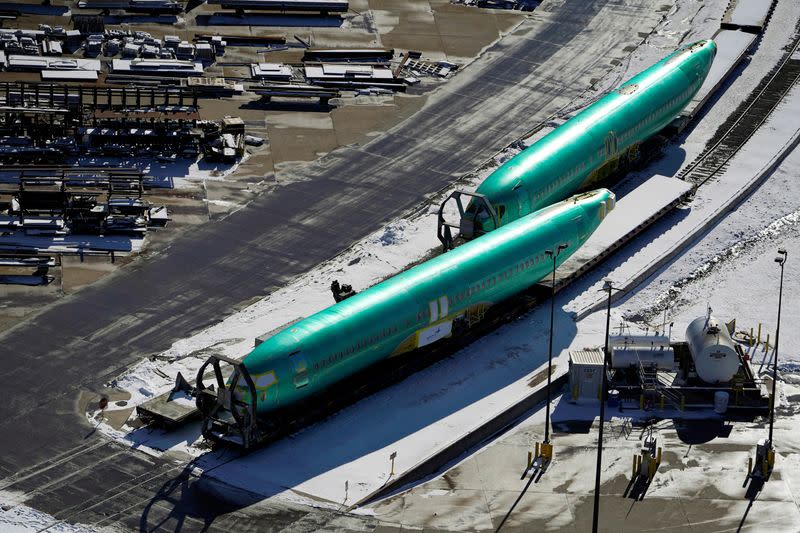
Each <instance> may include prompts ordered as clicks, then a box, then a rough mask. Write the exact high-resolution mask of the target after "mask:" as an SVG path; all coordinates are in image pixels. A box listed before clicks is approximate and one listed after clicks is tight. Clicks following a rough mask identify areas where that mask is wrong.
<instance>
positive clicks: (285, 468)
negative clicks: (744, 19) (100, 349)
mask: <svg viewBox="0 0 800 533" xmlns="http://www.w3.org/2000/svg"><path fill="white" fill-rule="evenodd" d="M715 5H716V4H715ZM780 5H781V6H785V5H786V4H785V3H782V4H780ZM682 6H683V8H686V4H682ZM779 7H780V6H779ZM692 16H693V17H697V16H698V15H697V14H696V13H695V14H694V15H692ZM668 33H669V32H665V35H667V34H668ZM679 34H680V32H677V33H675V34H672V35H673V37H676V36H678V35H679ZM784 37H785V35H784ZM765 42H766V39H765ZM784 42H785V41H784ZM762 48H763V45H762ZM759 51H761V48H760V49H759ZM757 55H758V53H757ZM765 55H766V56H767V57H765V58H764V64H765V65H766V63H767V62H768V61H769V60H770V59H774V58H772V57H771V56H768V54H767V53H766V52H765ZM651 62H652V61H651ZM645 63H646V62H645ZM772 64H774V61H773V62H772V63H769V65H770V66H771V65H772ZM751 67H752V65H751ZM751 67H749V68H748V69H745V72H747V71H749V69H750V68H751ZM766 68H767V66H763V67H762V70H763V69H766ZM744 78H745V76H740V77H739V78H738V79H737V80H736V82H734V83H733V84H731V85H730V86H729V87H728V91H731V92H732V94H734V96H732V98H735V93H736V91H737V90H744V89H742V88H741V87H739V86H737V83H739V82H740V81H741V80H742V79H744ZM757 79H758V77H753V78H752V79H751V80H750V81H751V82H753V81H755V80H757ZM739 85H744V83H743V82H742V83H741V84H739ZM734 87H736V89H734ZM750 87H752V84H751V85H750ZM794 96H795V98H793V100H792V102H793V104H794V105H795V106H797V105H800V98H798V97H797V95H794ZM726 97H728V92H727V91H726V93H725V95H723V97H721V98H720V99H719V101H720V102H722V101H723V99H725V98H726ZM718 105H719V104H718ZM792 110H794V108H793V107H792V108H789V109H786V108H785V109H783V112H782V113H778V119H777V120H778V121H779V122H780V124H777V125H776V124H771V125H768V127H767V128H766V129H765V131H764V132H762V133H761V134H759V135H760V137H759V138H758V141H759V142H761V143H764V145H765V146H769V147H770V148H773V149H775V150H777V148H779V147H780V146H781V145H782V143H779V142H778V140H779V138H782V137H781V136H783V137H785V136H786V135H787V134H790V133H793V131H794V130H792V131H789V129H790V128H789V127H788V125H787V122H788V121H787V120H785V117H787V116H789V117H790V116H791V113H790V112H791V111H792ZM729 111H730V107H728V108H727V109H724V110H719V109H718V108H717V106H715V107H714V108H713V109H712V110H711V111H709V112H708V114H707V118H708V117H711V116H712V115H715V114H717V115H720V114H722V113H723V112H724V113H727V112H729ZM781 117H783V118H784V120H783V121H782V122H781V121H780V119H781ZM717 118H721V115H720V117H717ZM709 121H710V122H712V123H713V124H714V125H717V124H719V120H716V121H715V120H714V119H713V118H712V119H710V120H709ZM704 123H705V121H704V122H703V124H704ZM703 124H701V125H700V126H698V127H696V128H695V129H694V131H693V132H692V133H691V134H690V136H689V138H688V139H687V141H686V142H685V143H683V144H682V145H678V144H674V145H673V146H671V147H670V148H669V152H668V154H667V156H666V157H665V158H664V159H663V160H661V161H659V162H658V163H657V164H656V165H655V169H656V172H658V173H664V174H666V175H670V174H668V173H666V172H659V171H660V170H661V169H664V167H665V165H666V166H668V167H672V168H673V169H677V167H678V166H679V165H680V163H684V162H686V161H689V160H690V159H691V158H692V157H693V155H692V154H696V153H698V152H699V150H700V148H701V147H702V146H703V145H704V144H705V142H706V141H707V139H708V137H709V135H710V134H711V133H713V130H714V129H715V128H711V127H710V126H704V125H703ZM517 150H518V148H515V149H511V150H508V151H506V152H505V153H504V154H500V155H499V156H498V158H497V160H496V161H495V163H496V164H499V163H501V162H502V161H503V160H505V159H507V158H508V157H510V156H511V155H512V154H513V153H515V152H516V151H517ZM760 152H763V150H761V151H760ZM684 154H685V155H684ZM754 156H755V158H754V159H755V160H752V161H750V163H751V165H750V168H749V170H750V171H755V170H757V167H758V163H760V162H761V161H762V159H763V157H764V156H765V154H764V153H756V154H752V153H751V154H750V157H751V158H753V157H754ZM676 162H677V164H676ZM741 169H745V167H744V166H742V167H740V170H741ZM491 170H492V168H488V167H487V168H484V169H482V171H481V172H479V173H478V174H477V175H475V176H474V177H473V178H472V180H471V182H469V183H466V184H459V186H458V188H467V187H469V186H472V187H474V186H475V184H476V183H478V182H479V181H480V180H481V179H482V178H483V177H484V176H485V175H486V174H488V173H489V172H490V171H491ZM673 172H674V170H673ZM652 173H653V169H647V170H646V171H643V172H642V173H640V174H639V175H638V176H633V177H632V178H631V180H632V182H635V181H636V180H637V179H638V180H641V179H644V178H645V177H646V176H647V175H652ZM744 174H745V173H742V175H744ZM726 179H727V178H726ZM465 186H466V187H465ZM725 188H729V185H727V186H722V185H719V186H716V187H715V185H714V184H712V185H710V186H709V187H707V188H704V189H701V193H700V194H699V195H698V198H697V200H696V202H695V203H693V205H692V206H691V210H690V214H689V216H688V217H685V218H684V219H686V218H691V219H692V221H693V222H698V221H701V220H702V219H703V217H704V216H707V215H708V214H709V213H712V212H714V210H715V209H717V208H718V207H719V206H720V205H721V203H722V201H723V200H724V198H723V199H722V200H721V199H720V192H721V189H725ZM436 210H437V205H436V202H433V203H431V204H428V205H426V206H424V207H423V208H422V209H421V210H420V211H418V212H417V213H414V214H413V215H412V216H409V217H407V218H405V219H401V220H399V221H397V222H395V223H393V224H391V225H389V226H388V227H387V228H385V229H384V230H381V231H379V232H376V233H374V234H373V235H371V236H370V237H368V238H367V239H365V240H363V241H361V242H359V243H357V244H355V245H354V246H353V247H351V248H350V249H349V250H348V251H346V252H345V253H343V254H342V255H340V256H338V257H336V258H334V259H332V260H331V261H328V262H326V263H324V264H322V265H320V266H319V267H318V268H316V269H315V270H313V271H312V272H310V273H309V274H307V275H305V276H302V277H300V278H298V279H296V280H295V281H294V282H293V283H291V284H290V285H289V286H287V287H286V288H284V289H281V290H278V291H276V292H275V293H273V294H272V295H270V296H269V297H267V298H265V299H263V300H261V301H259V302H257V303H255V304H253V305H251V306H249V307H248V308H246V309H245V310H243V311H241V312H240V313H237V314H235V315H232V316H231V317H229V318H227V319H226V320H224V321H223V322H221V323H219V324H217V325H215V326H213V327H211V328H209V329H207V330H204V331H202V332H200V333H198V334H196V335H194V336H192V337H190V338H187V339H184V340H182V341H179V342H177V343H175V344H174V345H173V346H172V347H171V348H170V349H169V350H168V351H166V352H165V353H164V354H161V355H159V356H158V357H157V358H156V359H155V360H154V361H145V362H142V363H141V364H140V365H137V366H136V367H134V368H133V369H131V370H130V371H129V372H127V373H126V374H125V375H123V376H121V377H120V378H119V379H118V380H116V382H115V385H116V386H117V387H119V388H121V389H124V390H127V391H129V392H130V393H131V394H132V398H131V402H130V403H129V406H130V405H136V404H137V403H139V402H141V401H143V400H145V399H147V398H150V397H152V396H153V395H155V394H159V393H162V392H164V391H166V390H168V389H169V388H170V387H171V385H172V383H173V382H174V376H175V374H176V373H177V371H181V372H183V373H184V374H185V375H187V376H190V377H191V376H193V375H194V373H195V372H196V369H197V367H199V365H200V364H201V363H202V361H204V360H205V358H206V357H207V355H208V353H209V352H210V351H212V350H213V351H218V352H219V353H222V354H225V355H228V356H232V357H242V356H244V355H246V353H248V352H249V350H250V349H251V348H252V345H253V339H254V337H256V336H258V335H261V334H263V333H264V332H266V331H269V330H272V329H275V328H277V327H280V326H281V325H283V324H285V323H286V322H288V321H291V320H293V319H295V318H299V317H303V316H308V315H310V314H312V313H314V312H316V311H318V310H320V309H322V308H324V307H326V306H328V305H330V304H331V303H332V297H331V295H330V292H329V290H328V287H329V284H330V282H331V281H332V280H333V279H338V280H340V281H341V282H347V283H351V284H352V285H353V286H354V288H356V289H357V290H361V289H363V288H365V287H367V286H369V285H371V284H373V283H374V282H376V281H379V280H380V279H383V278H385V277H386V276H388V275H391V274H392V273H394V272H397V271H398V270H400V269H402V268H403V267H405V266H406V265H408V264H409V263H410V262H413V261H415V260H418V259H420V258H422V257H423V256H424V255H425V254H426V253H427V251H428V250H430V249H432V248H434V247H435V246H437V245H438V241H436V238H435V234H434V228H435V212H436ZM673 223H674V221H673ZM661 229H662V234H663V235H661V236H660V237H659V238H657V239H655V241H654V242H659V243H660V244H659V245H660V246H661V249H662V250H663V249H664V246H667V247H668V245H669V244H670V243H674V239H675V238H674V235H675V232H672V233H671V232H670V230H669V227H666V228H663V227H662V228H661ZM663 243H666V245H664V244H663ZM645 244H647V243H645ZM650 250H652V248H651V249H650ZM650 250H645V252H644V253H639V254H637V253H635V251H633V250H632V251H631V252H630V253H629V255H628V256H625V259H624V261H623V262H622V265H619V264H616V267H617V268H619V267H620V266H622V267H625V268H627V269H628V272H634V273H635V272H638V271H639V270H641V268H642V267H643V266H644V265H647V264H648V263H649V262H650V261H652V259H653V257H654V255H653V254H651V253H650ZM618 263H619V261H618ZM613 266H615V264H614V263H613V262H612V267H613ZM603 273H604V272H603V271H602V270H601V272H600V273H599V275H602V274H603ZM597 277H598V275H595V276H594V278H592V277H589V278H587V279H586V280H581V281H579V282H578V283H576V284H574V285H573V286H571V287H570V288H568V289H566V290H565V291H564V294H563V295H561V296H560V297H559V301H558V307H559V312H558V316H557V317H556V330H557V332H558V334H557V336H556V339H555V353H556V354H560V355H557V358H556V365H557V373H561V372H563V371H565V369H566V354H567V352H568V350H570V349H577V348H584V347H587V346H596V345H598V344H600V343H601V342H600V341H601V339H602V334H603V331H604V327H605V320H604V318H605V317H604V316H603V313H594V314H591V315H589V316H587V317H586V318H585V319H583V320H581V321H580V322H579V323H578V324H576V323H575V321H574V320H573V318H572V314H571V313H572V311H573V310H575V309H579V308H581V306H583V305H585V304H586V303H587V301H588V302H589V303H591V302H592V301H594V300H595V298H596V297H597V296H596V295H597V292H596V290H595V289H596V288H597V286H593V285H592V284H593V282H594V281H595V279H597ZM586 295H590V296H589V298H588V300H587V297H586ZM601 296H602V295H601ZM640 305H644V302H643V303H641V304H640ZM703 305H704V304H703ZM562 306H563V308H562ZM692 312H694V311H692ZM628 313H629V310H628V309H627V308H624V309H623V308H618V309H615V310H614V321H617V320H618V319H619V318H621V317H622V316H623V314H628ZM548 319H549V315H548V314H547V312H545V311H544V310H542V309H538V310H535V311H534V312H532V313H530V314H529V315H527V316H525V317H523V318H522V319H520V320H518V321H517V322H515V323H512V324H509V325H506V326H504V327H503V328H501V329H499V330H498V331H497V332H495V333H494V334H491V335H488V336H487V337H485V338H483V339H481V340H480V341H478V342H476V343H474V344H473V345H472V346H470V347H469V348H467V349H465V350H463V351H462V352H461V353H459V354H456V355H455V356H453V357H452V358H449V359H447V360H444V361H442V362H440V363H437V364H436V365H434V366H432V367H430V368H428V369H426V370H424V371H422V372H419V373H417V374H415V375H414V376H411V377H410V378H408V379H407V380H405V381H404V382H402V383H400V384H397V385H395V386H394V387H390V388H388V389H386V390H384V391H381V392H379V393H377V394H375V395H373V396H371V397H370V398H367V399H365V400H363V401H361V402H359V403H358V404H356V405H354V406H352V407H350V408H347V409H345V410H343V411H341V412H339V413H337V414H336V415H334V416H332V417H331V418H330V419H328V420H326V421H325V422H322V423H320V424H317V425H315V426H312V427H309V428H306V429H305V430H303V431H301V432H299V433H297V434H295V435H293V436H292V437H289V438H287V439H284V440H282V441H280V442H278V443H275V444H274V445H272V446H270V447H269V448H267V449H265V450H262V451H259V452H258V453H254V454H251V455H250V456H248V457H247V458H245V459H241V460H237V461H234V462H230V463H226V462H224V460H223V459H221V458H220V457H210V456H208V455H206V456H203V457H202V459H201V461H200V466H201V468H204V469H205V470H206V471H207V472H208V471H211V475H212V476H214V477H219V478H220V479H224V480H226V481H227V482H229V483H235V484H237V485H243V486H248V487H259V492H261V493H262V494H264V495H273V494H279V493H282V494H283V497H298V496H297V495H303V494H311V495H313V497H314V498H323V499H325V500H328V501H329V502H337V503H342V502H343V501H344V498H345V497H347V498H349V499H348V500H347V501H348V503H351V502H353V501H356V500H358V499H359V498H361V497H363V496H365V495H366V494H368V493H370V492H371V491H372V490H374V489H376V488H378V487H379V486H380V484H381V483H383V482H385V481H386V480H387V479H388V466H389V463H388V456H389V454H390V453H392V452H394V451H397V452H398V456H397V463H396V466H397V470H398V471H403V470H404V469H405V468H408V467H410V466H412V465H413V464H415V463H416V462H417V461H419V460H420V459H421V458H424V457H425V456H426V455H427V454H428V453H430V450H432V449H436V448H437V447H441V446H443V445H445V444H447V443H448V442H449V440H450V439H452V438H453V437H454V436H455V435H457V434H458V433H460V432H462V431H464V430H465V428H471V427H474V425H475V424H476V423H477V421H478V420H480V419H481V418H484V417H486V416H487V415H490V414H491V413H493V412H497V411H499V410H500V409H501V408H503V407H504V406H506V405H508V404H509V403H511V402H514V401H517V400H518V399H519V398H521V397H522V396H524V395H527V394H529V393H530V392H531V389H530V386H529V385H528V382H529V381H530V380H531V377H532V375H533V374H534V373H535V371H538V369H539V367H540V366H541V364H542V363H544V362H545V361H546V351H545V350H546V346H547V332H548V325H547V324H548ZM442 376H447V379H445V380H442ZM407 390H413V391H415V392H414V394H412V395H409V394H404V393H403V392H401V391H407ZM388 412H391V413H392V416H391V417H388V416H386V413H388ZM106 429H108V428H106ZM187 431H188V433H187V435H182V436H181V439H182V440H181V449H182V450H184V451H186V452H188V453H191V454H193V455H199V454H202V453H203V449H201V448H195V447H193V446H191V443H192V442H193V437H196V433H192V431H196V429H195V430H191V429H188V430H187ZM354 432H355V434H354ZM120 435H121V434H116V436H117V437H118V438H119V437H120ZM162 437H164V435H158V434H157V433H153V434H147V433H146V432H145V433H142V432H139V433H138V434H137V435H136V436H135V438H134V439H132V441H133V442H134V443H135V444H136V445H140V444H144V445H152V446H153V447H159V446H158V445H157V444H159V445H160V446H164V443H165V442H167V441H169V439H166V440H165V439H163V438H162ZM125 438H130V435H128V436H126V437H125ZM158 439H161V440H158ZM175 440H178V439H173V441H175ZM156 441H158V442H156ZM321 441H322V442H325V443H326V449H327V450H328V451H327V452H326V453H325V454H324V455H321V454H319V453H318V450H319V442H321ZM173 443H174V442H173ZM344 481H348V485H349V492H347V493H345V484H344ZM287 488H294V490H295V491H296V495H294V496H292V495H290V494H288V493H287V492H286V490H287ZM345 494H346V496H345Z"/></svg>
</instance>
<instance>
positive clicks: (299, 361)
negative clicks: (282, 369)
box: [289, 352, 308, 389]
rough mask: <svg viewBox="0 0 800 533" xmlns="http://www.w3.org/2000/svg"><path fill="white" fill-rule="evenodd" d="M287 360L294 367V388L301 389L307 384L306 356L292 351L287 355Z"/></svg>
mask: <svg viewBox="0 0 800 533" xmlns="http://www.w3.org/2000/svg"><path fill="white" fill-rule="evenodd" d="M289 360H290V361H291V362H292V368H293V369H294V377H293V378H292V382H293V383H294V387H295V388H296V389H301V388H303V387H305V386H306V385H308V363H307V362H306V358H305V357H303V355H301V354H300V352H294V353H292V354H290V355H289Z"/></svg>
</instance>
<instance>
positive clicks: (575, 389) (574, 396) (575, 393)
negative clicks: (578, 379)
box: [572, 385, 578, 400]
mask: <svg viewBox="0 0 800 533" xmlns="http://www.w3.org/2000/svg"><path fill="white" fill-rule="evenodd" d="M572 399H573V400H577V399H578V386H577V385H575V386H574V387H572Z"/></svg>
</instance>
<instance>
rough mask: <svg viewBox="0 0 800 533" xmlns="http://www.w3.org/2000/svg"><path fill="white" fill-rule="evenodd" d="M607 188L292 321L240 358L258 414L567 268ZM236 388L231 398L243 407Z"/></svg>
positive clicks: (605, 206)
mask: <svg viewBox="0 0 800 533" xmlns="http://www.w3.org/2000/svg"><path fill="white" fill-rule="evenodd" d="M614 203H615V200H614V195H613V193H611V192H610V191H608V190H605V189H599V190H597V191H592V192H587V193H583V194H580V195H577V196H574V197H572V198H570V199H568V200H565V201H563V202H559V203H557V204H555V205H552V206H549V207H547V208H545V209H542V210H540V211H538V212H536V213H533V214H530V215H528V216H525V217H522V218H520V219H519V220H517V221H515V222H512V223H509V224H507V225H505V226H503V227H502V228H500V229H498V230H496V231H493V232H491V233H489V234H487V235H485V236H483V237H481V238H479V239H475V240H473V241H470V242H468V243H466V244H464V245H462V246H460V247H458V248H456V249H455V250H452V251H450V252H447V253H445V254H443V255H440V256H438V257H436V258H434V259H431V260H429V261H426V262H424V263H422V264H420V265H417V266H415V267H413V268H411V269H409V270H406V271H405V272H402V273H400V274H397V275H396V276H394V277H392V278H390V279H388V280H386V281H383V282H381V283H378V284H376V285H374V286H373V287H370V288H369V289H367V290H365V291H363V292H361V293H358V294H356V295H355V296H352V297H351V298H348V299H346V300H344V301H341V302H339V303H337V304H335V305H332V306H330V307H328V308H327V309H324V310H323V311H320V312H319V313H316V314H314V315H312V316H310V317H308V318H306V319H303V320H301V321H300V322H297V323H295V324H293V325H291V326H289V327H288V328H286V329H284V330H283V331H281V332H279V333H277V334H276V335H274V336H273V337H271V338H269V339H267V340H266V341H264V342H263V343H262V344H260V345H259V346H258V347H256V348H255V349H254V350H253V351H252V352H250V354H248V355H247V356H246V357H245V358H244V366H245V367H246V368H247V370H248V372H249V373H250V376H251V377H252V379H253V381H254V382H255V385H256V393H257V396H258V397H257V409H258V412H259V413H261V414H264V413H268V412H269V411H270V410H273V409H275V408H278V407H284V406H288V405H291V404H292V403H294V402H296V401H298V400H301V399H304V398H306V397H308V396H309V395H312V394H317V393H319V392H321V391H322V390H324V389H325V388H327V387H329V386H330V385H332V384H334V383H336V382H337V381H339V380H341V379H343V378H345V377H347V376H350V375H352V374H353V373H355V372H358V371H359V370H361V369H363V368H366V367H368V366H370V365H372V364H374V363H376V362H378V361H380V360H383V359H386V358H388V357H391V356H394V355H399V354H401V353H405V352H409V351H411V350H413V349H415V348H417V347H419V346H424V345H426V344H430V343H433V342H435V341H436V340H439V339H441V338H445V337H448V336H450V335H451V334H453V327H454V326H455V327H456V329H458V328H462V327H469V326H470V325H471V324H473V323H475V322H477V321H479V320H480V319H481V318H482V315H483V313H484V312H485V311H486V309H487V308H488V307H490V306H491V305H493V304H495V303H497V302H499V301H501V300H503V299H505V298H508V297H510V296H512V295H514V294H516V293H519V292H520V291H522V290H524V289H526V288H528V287H530V286H531V285H533V284H535V283H536V282H538V281H540V280H541V279H542V278H544V277H545V276H547V274H548V273H549V272H551V271H552V268H553V263H552V259H550V258H548V257H547V256H546V254H545V250H547V249H553V248H554V247H556V246H558V245H559V244H561V243H567V244H568V248H567V249H566V250H564V251H562V252H561V254H560V255H559V256H558V264H561V263H563V262H564V261H565V260H566V259H567V258H568V257H569V256H570V255H571V254H572V253H574V252H575V251H576V250H577V249H578V248H580V246H581V245H582V244H583V243H584V242H585V241H586V239H587V238H588V237H589V236H590V235H591V234H592V233H593V232H594V231H595V229H597V227H598V226H599V225H600V223H601V221H602V220H603V218H604V217H605V216H606V214H607V213H608V212H609V211H610V210H611V209H613V208H614ZM249 394H250V393H249V392H248V391H247V389H246V388H245V387H244V386H242V385H237V387H236V395H237V396H238V397H239V398H240V399H243V400H247V401H249V400H250V398H249Z"/></svg>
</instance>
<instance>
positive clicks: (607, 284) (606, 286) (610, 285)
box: [603, 279, 614, 291]
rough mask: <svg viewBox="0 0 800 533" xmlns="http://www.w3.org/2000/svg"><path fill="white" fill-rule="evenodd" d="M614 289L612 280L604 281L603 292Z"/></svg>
mask: <svg viewBox="0 0 800 533" xmlns="http://www.w3.org/2000/svg"><path fill="white" fill-rule="evenodd" d="M613 288H614V283H613V282H612V281H611V280H610V279H604V280H603V290H604V291H610V290H612V289H613Z"/></svg>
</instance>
